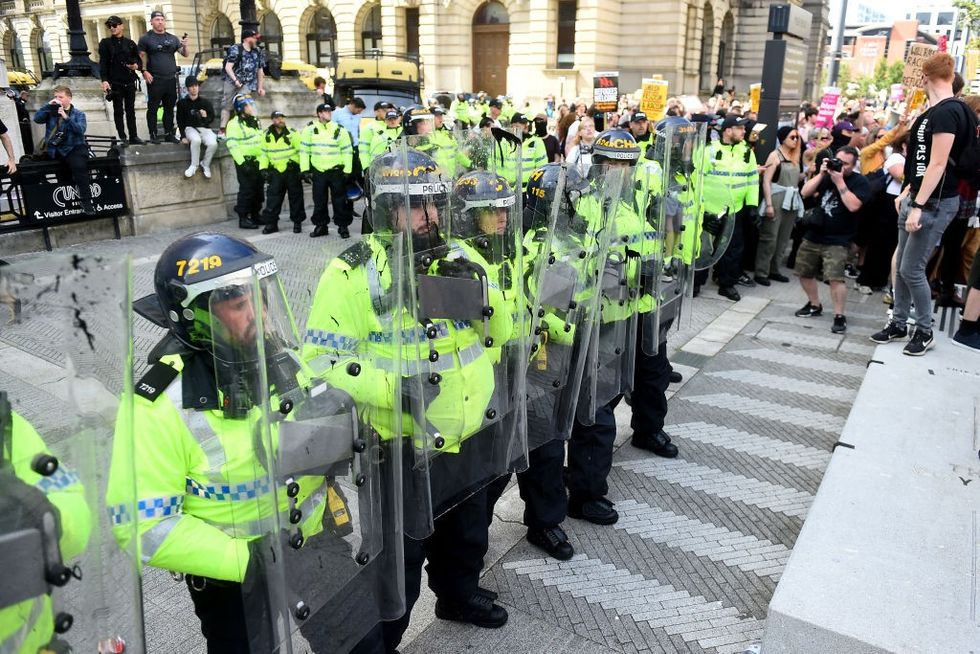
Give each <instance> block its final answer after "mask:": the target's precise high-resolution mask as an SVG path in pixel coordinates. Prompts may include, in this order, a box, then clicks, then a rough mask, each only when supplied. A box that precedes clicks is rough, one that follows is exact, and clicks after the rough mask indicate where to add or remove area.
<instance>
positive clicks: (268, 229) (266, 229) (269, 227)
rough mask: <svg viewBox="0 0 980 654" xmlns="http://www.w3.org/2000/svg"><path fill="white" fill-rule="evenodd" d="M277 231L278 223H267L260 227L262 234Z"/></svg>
mask: <svg viewBox="0 0 980 654" xmlns="http://www.w3.org/2000/svg"><path fill="white" fill-rule="evenodd" d="M278 231H279V223H269V224H268V225H266V226H265V227H263V228H262V233H263V234H275V233H276V232H278Z"/></svg>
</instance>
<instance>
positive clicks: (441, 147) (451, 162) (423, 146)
mask: <svg viewBox="0 0 980 654" xmlns="http://www.w3.org/2000/svg"><path fill="white" fill-rule="evenodd" d="M414 147H415V149H416V150H419V151H420V152H424V153H425V154H427V155H429V156H430V157H432V158H433V159H435V161H436V163H437V164H439V168H440V169H441V170H442V172H443V175H444V176H446V177H447V178H448V179H455V178H456V177H457V176H458V175H461V174H463V173H464V172H465V171H466V170H467V169H468V168H469V167H470V165H471V164H470V159H469V157H467V156H466V153H465V152H463V150H461V149H460V147H459V142H457V141H456V137H455V136H454V135H453V133H452V132H451V131H449V130H448V129H446V128H445V127H443V128H441V129H436V130H433V131H432V133H431V134H430V135H429V137H428V138H427V139H420V140H419V142H418V143H416V145H415V146H414Z"/></svg>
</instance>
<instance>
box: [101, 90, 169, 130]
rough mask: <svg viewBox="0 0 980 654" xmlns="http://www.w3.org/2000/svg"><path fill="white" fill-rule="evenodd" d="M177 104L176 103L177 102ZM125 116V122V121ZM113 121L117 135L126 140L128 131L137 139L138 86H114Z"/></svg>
mask: <svg viewBox="0 0 980 654" xmlns="http://www.w3.org/2000/svg"><path fill="white" fill-rule="evenodd" d="M175 102H176V101H175ZM124 114H125V121H124V120H123V119H124ZM112 119H113V120H114V121H115V123H116V134H118V135H119V138H121V139H122V140H124V141H125V140H126V129H127V128H128V129H129V138H131V139H132V138H136V85H135V84H120V83H113V84H112Z"/></svg>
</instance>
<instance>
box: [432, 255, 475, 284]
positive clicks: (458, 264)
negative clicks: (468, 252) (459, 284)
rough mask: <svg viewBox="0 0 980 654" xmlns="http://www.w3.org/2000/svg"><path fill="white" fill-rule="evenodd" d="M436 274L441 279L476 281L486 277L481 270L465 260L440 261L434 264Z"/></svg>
mask: <svg viewBox="0 0 980 654" xmlns="http://www.w3.org/2000/svg"><path fill="white" fill-rule="evenodd" d="M436 272H437V273H438V274H439V275H441V276H443V277H459V278H460V279H477V278H482V277H486V274H487V273H486V271H485V270H483V268H482V267H481V266H480V265H478V264H475V263H473V262H472V261H468V260H467V259H440V260H439V261H438V262H436Z"/></svg>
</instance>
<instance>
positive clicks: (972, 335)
mask: <svg viewBox="0 0 980 654" xmlns="http://www.w3.org/2000/svg"><path fill="white" fill-rule="evenodd" d="M18 301H19V300H18ZM953 345H956V346H957V347H962V348H964V349H966V350H973V351H974V352H980V331H978V330H977V323H976V321H966V320H961V321H960V328H959V329H957V330H956V333H955V334H953Z"/></svg>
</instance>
